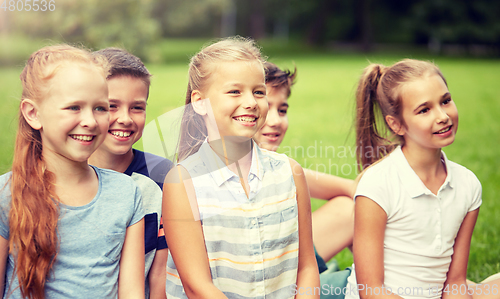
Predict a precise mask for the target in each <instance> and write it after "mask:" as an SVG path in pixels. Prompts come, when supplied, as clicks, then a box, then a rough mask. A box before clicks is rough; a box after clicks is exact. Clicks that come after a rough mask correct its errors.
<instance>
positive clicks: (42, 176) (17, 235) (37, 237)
mask: <svg viewBox="0 0 500 299" xmlns="http://www.w3.org/2000/svg"><path fill="white" fill-rule="evenodd" d="M75 62H76V63H82V64H87V65H92V66H95V67H96V68H97V69H98V70H101V71H102V73H103V77H104V78H105V77H106V69H107V67H106V62H105V60H104V59H102V58H100V56H92V55H91V53H90V52H89V51H86V50H83V49H78V48H74V47H72V46H68V45H58V46H49V47H44V48H42V49H40V50H38V51H36V52H34V53H33V54H31V56H30V58H29V59H28V61H27V62H26V66H25V67H24V69H23V71H22V73H21V76H20V79H21V83H22V88H23V91H22V99H23V100H24V99H30V100H33V101H35V102H41V101H43V99H44V98H45V97H46V96H47V92H48V90H49V88H50V83H51V79H52V78H53V77H54V76H55V74H56V73H57V71H58V70H59V69H61V67H62V66H63V65H64V64H69V63H75ZM54 180H55V176H54V174H53V173H52V172H50V171H49V170H47V167H46V165H45V162H44V160H43V156H42V139H41V135H40V132H39V131H38V130H35V129H33V128H32V127H31V126H30V125H29V124H28V123H27V121H26V120H25V119H24V116H23V115H22V113H21V111H20V112H19V125H18V130H17V135H16V142H15V151H14V161H13V163H12V176H11V178H10V181H11V195H12V200H11V207H10V212H9V250H10V253H11V254H12V255H13V256H14V257H15V263H14V267H15V268H14V270H15V271H14V272H13V273H17V277H18V280H19V288H20V291H21V296H22V297H23V298H45V282H46V280H47V277H48V276H49V273H50V271H51V269H52V267H53V265H54V262H55V259H56V256H57V251H58V247H59V245H58V236H57V221H58V219H59V207H58V203H57V195H56V194H55V191H54ZM7 291H8V290H7ZM7 291H6V293H7Z"/></svg>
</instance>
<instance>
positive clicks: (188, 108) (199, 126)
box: [177, 36, 265, 161]
mask: <svg viewBox="0 0 500 299" xmlns="http://www.w3.org/2000/svg"><path fill="white" fill-rule="evenodd" d="M227 61H258V62H259V63H261V64H262V65H264V61H265V59H264V57H263V56H262V54H261V52H260V49H259V48H258V47H257V45H256V44H255V42H254V41H253V40H251V39H248V38H243V37H239V36H236V37H230V38H225V39H222V40H220V41H218V42H216V43H213V44H211V45H209V46H207V47H205V48H203V49H202V50H201V51H200V52H198V53H197V54H196V55H194V56H193V57H192V58H191V61H190V63H189V71H188V75H189V82H188V88H187V93H186V105H185V110H184V114H183V117H182V123H181V136H180V139H179V145H178V158H177V160H178V161H182V160H184V159H186V158H187V157H189V156H190V155H191V154H193V153H196V152H197V151H198V149H199V148H200V146H201V144H202V143H203V141H204V140H205V138H206V137H207V128H206V127H205V122H204V120H203V118H202V117H201V116H200V115H199V114H197V113H196V112H194V110H193V108H192V105H190V104H191V93H192V92H193V91H194V90H203V89H205V88H206V87H207V86H206V85H207V81H208V79H209V77H210V75H212V73H213V72H214V66H215V65H216V64H217V63H220V62H227ZM262 69H263V70H264V66H263V67H262Z"/></svg>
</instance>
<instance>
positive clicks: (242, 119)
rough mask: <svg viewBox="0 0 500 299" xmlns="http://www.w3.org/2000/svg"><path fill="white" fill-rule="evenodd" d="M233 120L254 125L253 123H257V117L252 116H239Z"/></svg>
mask: <svg viewBox="0 0 500 299" xmlns="http://www.w3.org/2000/svg"><path fill="white" fill-rule="evenodd" d="M233 119H235V120H237V121H240V122H248V123H252V122H255V121H256V120H257V117H252V116H237V117H233Z"/></svg>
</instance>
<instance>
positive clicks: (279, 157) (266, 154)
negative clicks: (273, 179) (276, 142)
mask: <svg viewBox="0 0 500 299" xmlns="http://www.w3.org/2000/svg"><path fill="white" fill-rule="evenodd" d="M257 153H258V154H259V155H260V157H261V158H262V159H263V160H264V159H267V160H269V161H271V162H272V161H282V162H287V163H289V161H290V158H289V157H288V156H287V155H285V154H280V153H277V152H273V151H270V150H266V149H264V148H261V147H258V148H257Z"/></svg>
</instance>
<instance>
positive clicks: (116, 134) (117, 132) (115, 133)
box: [111, 131, 130, 137]
mask: <svg viewBox="0 0 500 299" xmlns="http://www.w3.org/2000/svg"><path fill="white" fill-rule="evenodd" d="M111 134H113V135H115V136H118V137H129V136H130V132H122V131H114V132H111Z"/></svg>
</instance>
